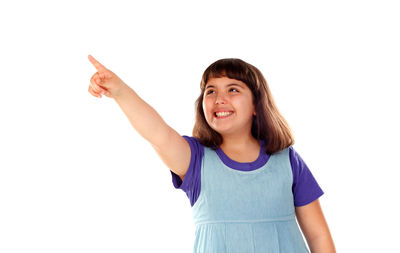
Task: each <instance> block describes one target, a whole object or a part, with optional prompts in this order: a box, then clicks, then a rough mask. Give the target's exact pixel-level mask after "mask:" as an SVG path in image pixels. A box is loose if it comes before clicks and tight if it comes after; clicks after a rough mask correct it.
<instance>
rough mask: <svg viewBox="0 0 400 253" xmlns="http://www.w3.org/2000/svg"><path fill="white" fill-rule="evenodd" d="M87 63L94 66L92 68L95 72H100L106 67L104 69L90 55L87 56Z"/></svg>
mask: <svg viewBox="0 0 400 253" xmlns="http://www.w3.org/2000/svg"><path fill="white" fill-rule="evenodd" d="M88 58H89V61H90V62H91V63H92V64H93V65H94V67H95V68H96V69H97V71H102V70H105V69H106V67H104V66H103V65H102V64H101V63H100V62H98V61H97V60H96V59H95V58H94V57H93V56H91V55H90V54H89V55H88Z"/></svg>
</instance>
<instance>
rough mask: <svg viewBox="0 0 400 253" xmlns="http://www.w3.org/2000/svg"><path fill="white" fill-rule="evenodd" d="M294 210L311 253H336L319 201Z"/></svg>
mask: <svg viewBox="0 0 400 253" xmlns="http://www.w3.org/2000/svg"><path fill="white" fill-rule="evenodd" d="M295 208H296V217H297V220H298V222H299V225H300V228H301V230H302V231H303V234H304V236H305V237H306V240H307V243H308V247H309V248H310V250H311V253H336V249H335V245H334V244H333V240H332V236H331V233H330V232H329V228H328V224H327V222H326V220H325V217H324V215H323V213H322V209H321V206H320V203H319V200H318V199H317V200H315V201H313V202H311V203H309V204H307V205H305V206H300V207H295Z"/></svg>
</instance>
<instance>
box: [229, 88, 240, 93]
mask: <svg viewBox="0 0 400 253" xmlns="http://www.w3.org/2000/svg"><path fill="white" fill-rule="evenodd" d="M231 90H235V91H236V92H238V90H237V89H235V88H230V89H229V91H231Z"/></svg>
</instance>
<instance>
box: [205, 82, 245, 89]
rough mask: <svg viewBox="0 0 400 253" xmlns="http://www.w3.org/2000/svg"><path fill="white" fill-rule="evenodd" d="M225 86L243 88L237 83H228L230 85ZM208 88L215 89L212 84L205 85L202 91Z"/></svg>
mask: <svg viewBox="0 0 400 253" xmlns="http://www.w3.org/2000/svg"><path fill="white" fill-rule="evenodd" d="M226 86H227V87H231V86H238V87H240V88H243V86H242V85H241V84H238V83H230V84H228V85H226ZM208 88H215V86H214V85H212V84H207V85H206V87H205V88H204V89H208Z"/></svg>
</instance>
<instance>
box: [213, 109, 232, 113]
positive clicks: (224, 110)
mask: <svg viewBox="0 0 400 253" xmlns="http://www.w3.org/2000/svg"><path fill="white" fill-rule="evenodd" d="M217 112H233V110H229V109H217V110H215V111H213V113H214V114H215V113H217Z"/></svg>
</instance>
